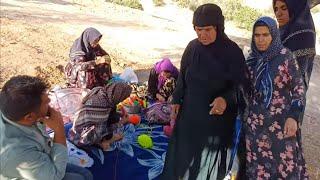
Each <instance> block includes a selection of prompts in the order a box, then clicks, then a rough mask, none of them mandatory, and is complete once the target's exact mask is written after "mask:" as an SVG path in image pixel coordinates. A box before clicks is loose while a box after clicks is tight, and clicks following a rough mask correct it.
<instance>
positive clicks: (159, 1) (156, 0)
mask: <svg viewBox="0 0 320 180" xmlns="http://www.w3.org/2000/svg"><path fill="white" fill-rule="evenodd" d="M153 4H154V5H155V6H164V5H165V3H164V1H163V0H153Z"/></svg>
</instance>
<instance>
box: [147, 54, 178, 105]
mask: <svg viewBox="0 0 320 180" xmlns="http://www.w3.org/2000/svg"><path fill="white" fill-rule="evenodd" d="M178 74H179V72H178V70H177V68H176V67H175V66H174V65H173V64H172V62H171V61H170V59H169V58H164V59H162V60H161V61H159V62H157V63H156V64H155V66H154V67H153V68H152V69H151V71H150V75H149V80H148V94H149V96H150V97H151V98H152V99H155V100H158V101H161V102H164V101H167V100H168V99H169V97H170V96H171V95H172V93H173V91H174V89H175V87H176V79H177V78H178Z"/></svg>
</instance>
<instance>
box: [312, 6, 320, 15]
mask: <svg viewBox="0 0 320 180" xmlns="http://www.w3.org/2000/svg"><path fill="white" fill-rule="evenodd" d="M311 12H312V13H314V14H316V13H320V5H317V6H315V7H314V8H312V9H311Z"/></svg>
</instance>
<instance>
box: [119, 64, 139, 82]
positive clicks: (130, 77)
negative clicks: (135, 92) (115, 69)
mask: <svg viewBox="0 0 320 180" xmlns="http://www.w3.org/2000/svg"><path fill="white" fill-rule="evenodd" d="M120 79H122V80H124V81H125V82H129V83H138V76H137V75H136V73H135V72H134V71H133V69H132V68H129V67H127V68H125V69H124V71H123V73H122V74H120Z"/></svg>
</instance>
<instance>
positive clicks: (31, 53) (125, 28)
mask: <svg viewBox="0 0 320 180" xmlns="http://www.w3.org/2000/svg"><path fill="white" fill-rule="evenodd" d="M0 4H1V6H0V15H1V16H0V21H1V24H0V25H1V26H0V33H1V38H0V88H1V87H2V86H3V84H4V82H5V81H7V80H8V79H9V78H10V77H12V76H13V75H18V74H28V75H40V76H42V77H44V78H46V79H47V80H48V81H49V82H50V83H51V84H60V85H62V84H64V82H65V80H64V75H63V71H62V70H63V67H64V66H65V64H66V63H67V61H68V53H69V49H70V47H71V45H72V43H73V41H74V40H75V39H76V38H77V37H78V36H79V35H80V34H81V32H82V31H83V30H84V29H85V28H86V27H90V26H92V27H96V28H97V29H99V31H100V32H101V33H102V34H103V38H102V40H101V45H102V47H103V48H104V49H105V50H107V51H108V52H109V53H110V54H111V56H112V68H113V71H114V72H118V73H120V72H122V70H123V69H124V68H125V67H132V68H133V69H135V71H136V72H137V74H138V75H139V80H140V81H144V80H146V79H147V77H148V71H149V68H150V67H151V66H152V64H153V63H154V62H156V61H157V60H159V59H161V58H162V57H170V58H171V59H172V60H173V61H174V63H175V64H176V65H179V62H180V58H181V55H182V53H183V50H184V48H185V46H186V45H187V43H188V42H189V41H190V40H192V39H193V38H194V37H195V34H194V32H193V30H192V25H191V17H192V12H190V11H189V10H186V9H179V8H177V7H176V6H174V4H168V6H166V7H161V8H154V9H153V11H152V12H148V13H145V12H143V11H139V10H133V9H130V8H126V7H122V6H118V5H114V4H110V3H106V2H105V1H103V0H91V1H89V0H50V1H49V0H32V1H31V0H6V1H5V2H4V1H1V3H0ZM226 27H227V28H226V32H227V33H228V34H229V35H230V36H231V38H232V39H233V40H234V41H236V42H237V43H238V44H239V45H240V47H243V46H245V45H246V46H249V42H250V40H249V39H248V37H249V36H250V34H248V33H247V32H246V31H243V30H240V29H236V28H235V27H234V26H233V25H232V24H231V23H227V25H226ZM319 77H320V58H319V56H318V57H317V59H316V61H315V66H314V72H313V74H312V78H311V83H310V89H309V90H308V104H307V109H306V115H305V119H304V124H303V144H304V149H305V156H306V159H307V163H308V166H309V172H310V175H311V179H320V163H319V162H320V156H315V154H316V153H317V152H319V151H320V132H319V129H320V118H319V117H320V91H319V88H320V78H319Z"/></svg>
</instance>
